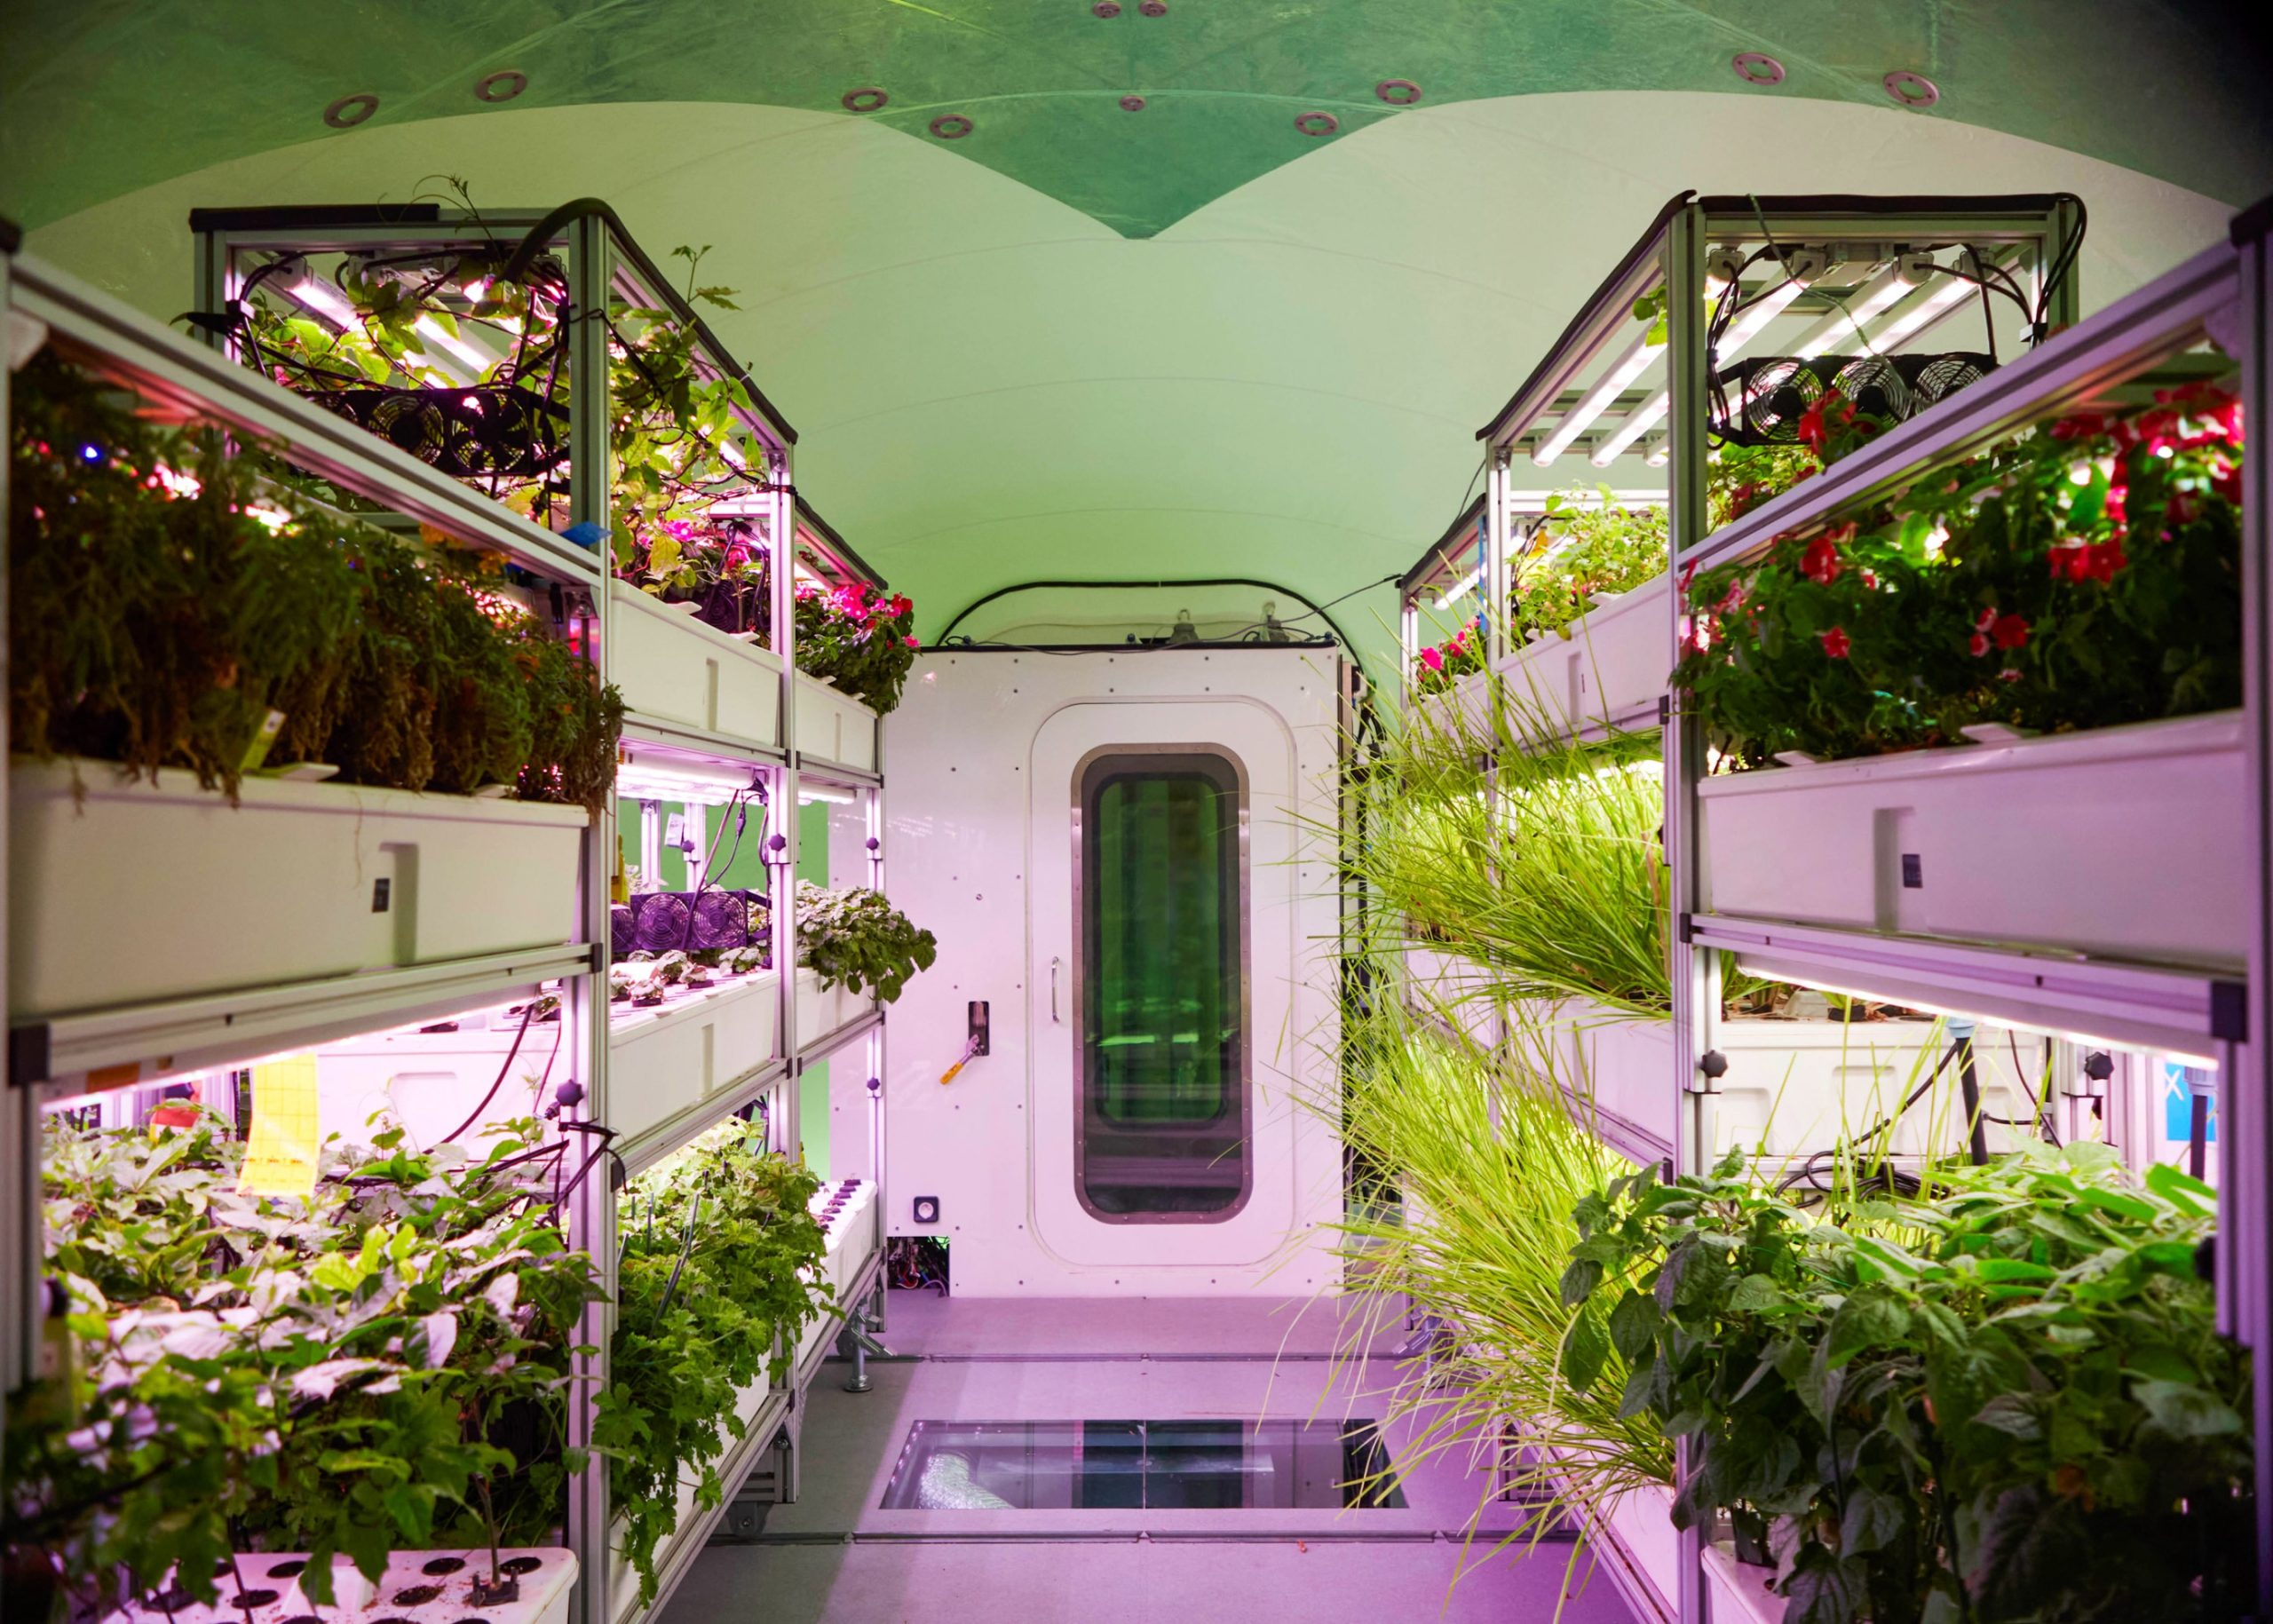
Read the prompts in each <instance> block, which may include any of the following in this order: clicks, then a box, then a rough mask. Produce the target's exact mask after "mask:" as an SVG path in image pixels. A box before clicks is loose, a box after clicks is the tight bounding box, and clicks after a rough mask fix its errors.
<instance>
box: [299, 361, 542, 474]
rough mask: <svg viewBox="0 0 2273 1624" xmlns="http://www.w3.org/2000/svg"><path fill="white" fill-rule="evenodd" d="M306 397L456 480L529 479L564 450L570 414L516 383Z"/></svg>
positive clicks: (374, 387)
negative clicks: (491, 477)
mask: <svg viewBox="0 0 2273 1624" xmlns="http://www.w3.org/2000/svg"><path fill="white" fill-rule="evenodd" d="M308 398H309V399H310V400H313V401H314V402H315V403H316V404H317V405H319V406H321V407H323V408H325V409H326V410H329V411H333V412H337V413H338V414H339V415H340V416H343V417H345V418H347V419H349V420H350V421H352V422H353V423H355V424H358V425H359V426H360V427H362V428H365V429H368V430H369V431H370V432H372V433H374V434H376V435H377V436H379V437H380V438H381V439H382V440H386V441H387V442H388V443H390V444H391V445H393V446H395V447H398V448H400V449H401V450H404V451H408V453H409V454H410V455H411V456H415V457H416V458H417V459H418V460H419V461H420V462H422V463H427V464H429V465H430V466H432V467H433V468H435V469H438V470H439V471H441V472H443V473H446V474H448V475H449V476H450V477H451V478H453V479H477V478H486V477H490V476H496V475H503V476H505V477H508V478H533V477H535V475H538V474H542V473H547V472H550V471H551V470H552V469H554V468H556V467H558V465H559V463H560V462H561V460H562V459H563V458H564V457H566V456H567V455H568V445H567V440H566V429H567V414H566V412H564V411H562V410H561V409H560V408H558V407H557V406H555V405H554V404H553V403H552V402H551V401H550V400H546V399H544V397H543V396H542V395H539V394H536V393H535V392H532V391H529V390H527V389H523V388H520V387H519V385H517V384H469V385H467V386H465V387H463V388H456V389H390V388H386V387H384V386H382V385H378V384H371V385H368V386H356V387H352V388H347V389H319V390H312V391H310V392H308Z"/></svg>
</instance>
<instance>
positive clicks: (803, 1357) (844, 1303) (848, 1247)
mask: <svg viewBox="0 0 2273 1624" xmlns="http://www.w3.org/2000/svg"><path fill="white" fill-rule="evenodd" d="M840 1192H841V1193H843V1195H844V1200H843V1203H842V1204H841V1205H840V1206H839V1207H838V1208H837V1209H836V1215H835V1216H824V1215H825V1214H826V1211H827V1208H828V1203H829V1200H830V1199H831V1198H832V1197H834V1196H836V1195H837V1194H839V1193H840ZM812 1209H813V1216H814V1217H816V1218H820V1219H821V1221H822V1223H823V1224H824V1233H825V1235H826V1236H827V1239H828V1253H827V1255H826V1256H823V1258H822V1259H821V1264H820V1269H819V1271H817V1272H818V1273H819V1276H820V1279H823V1280H825V1281H827V1282H828V1285H829V1286H830V1287H831V1288H832V1289H834V1290H835V1291H836V1310H835V1311H833V1312H830V1313H825V1314H823V1315H822V1316H821V1317H820V1319H816V1320H814V1321H813V1322H812V1324H811V1325H809V1326H807V1327H805V1329H804V1334H803V1335H801V1336H800V1337H799V1338H798V1340H797V1363H796V1368H797V1369H798V1370H799V1371H800V1372H804V1371H809V1370H811V1369H812V1367H813V1366H814V1365H815V1364H817V1363H818V1358H817V1350H819V1349H820V1348H821V1347H822V1346H823V1345H824V1344H826V1343H830V1342H833V1341H834V1340H835V1339H836V1332H837V1327H838V1326H839V1325H841V1324H842V1323H843V1318H844V1315H845V1312H846V1311H848V1310H850V1309H851V1308H853V1307H854V1306H856V1304H855V1303H853V1301H852V1295H851V1294H852V1289H853V1287H856V1286H858V1285H859V1282H860V1277H861V1275H862V1274H863V1273H864V1272H866V1271H867V1267H868V1264H869V1261H870V1260H871V1259H873V1258H874V1257H875V1255H876V1253H877V1251H878V1250H879V1249H880V1248H882V1247H883V1208H881V1207H880V1206H878V1204H877V1202H876V1186H875V1184H874V1183H872V1182H870V1181H868V1180H865V1179H863V1180H859V1181H857V1182H856V1181H854V1180H851V1179H839V1180H837V1181H836V1183H834V1184H823V1185H822V1186H821V1188H820V1192H819V1193H817V1194H816V1195H815V1196H814V1197H813V1199H812Z"/></svg>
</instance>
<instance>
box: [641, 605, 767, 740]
mask: <svg viewBox="0 0 2273 1624" xmlns="http://www.w3.org/2000/svg"><path fill="white" fill-rule="evenodd" d="M607 590H608V605H609V607H610V609H611V611H612V618H611V621H610V628H609V636H610V637H611V638H613V639H614V646H613V647H611V648H610V649H609V651H608V657H607V669H608V678H609V680H610V681H612V682H614V684H615V685H616V686H617V687H618V688H620V689H621V690H622V693H623V703H624V707H625V709H627V710H629V711H630V713H631V715H632V716H633V717H646V718H650V719H653V720H655V721H659V722H664V723H677V724H678V725H681V726H685V727H694V728H700V729H701V730H702V731H703V732H705V733H718V734H723V735H725V737H727V738H730V739H734V740H738V741H742V742H744V743H747V744H749V745H753V746H756V747H757V748H760V749H773V748H774V747H776V746H777V745H779V744H780V741H781V661H780V659H779V658H778V657H777V656H775V655H774V654H773V653H772V651H771V650H768V649H763V648H760V647H758V646H757V645H756V644H755V643H752V642H750V641H749V640H748V639H747V638H738V637H734V636H733V635H731V634H730V633H727V632H724V631H720V630H718V629H717V627H715V626H708V625H705V624H703V622H701V621H698V620H696V619H695V618H694V613H693V610H694V606H693V605H692V604H682V605H676V606H674V605H670V604H666V603H664V602H663V601H662V600H661V598H656V597H655V596H654V595H653V593H649V592H643V591H641V590H639V589H638V588H637V587H635V586H630V585H627V584H626V583H625V582H621V581H611V582H608V589H607Z"/></svg>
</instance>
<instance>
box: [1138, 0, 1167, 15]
mask: <svg viewBox="0 0 2273 1624" xmlns="http://www.w3.org/2000/svg"><path fill="white" fill-rule="evenodd" d="M1137 10H1138V11H1140V12H1144V15H1145V16H1147V17H1165V16H1167V15H1168V0H1139V4H1138V5H1137Z"/></svg>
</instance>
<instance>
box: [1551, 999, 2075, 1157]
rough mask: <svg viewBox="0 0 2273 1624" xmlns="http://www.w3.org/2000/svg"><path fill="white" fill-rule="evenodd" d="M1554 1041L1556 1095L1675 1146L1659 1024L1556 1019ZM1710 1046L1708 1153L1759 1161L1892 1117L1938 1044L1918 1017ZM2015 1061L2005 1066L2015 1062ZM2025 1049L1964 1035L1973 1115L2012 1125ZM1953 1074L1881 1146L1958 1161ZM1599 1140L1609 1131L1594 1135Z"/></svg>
mask: <svg viewBox="0 0 2273 1624" xmlns="http://www.w3.org/2000/svg"><path fill="white" fill-rule="evenodd" d="M1564 1021H1565V1022H1567V1025H1566V1026H1564V1028H1563V1031H1562V1032H1561V1033H1559V1034H1556V1037H1557V1041H1558V1042H1563V1043H1567V1045H1568V1048H1567V1050H1563V1051H1562V1053H1561V1054H1560V1055H1558V1059H1562V1058H1564V1057H1567V1062H1568V1063H1567V1065H1566V1066H1564V1075H1563V1076H1562V1077H1561V1078H1559V1079H1558V1081H1561V1082H1562V1083H1563V1085H1564V1087H1565V1088H1566V1089H1570V1090H1572V1092H1573V1093H1574V1094H1577V1095H1579V1096H1580V1097H1582V1100H1583V1101H1584V1102H1585V1103H1583V1104H1582V1105H1580V1109H1581V1110H1585V1109H1588V1108H1589V1107H1591V1109H1592V1110H1593V1111H1595V1112H1596V1113H1598V1114H1599V1115H1600V1116H1601V1117H1602V1118H1603V1119H1604V1123H1603V1126H1604V1128H1605V1129H1608V1127H1609V1126H1610V1124H1611V1122H1612V1121H1615V1122H1618V1123H1623V1124H1630V1125H1631V1126H1633V1127H1634V1128H1636V1129H1640V1130H1641V1132H1642V1134H1643V1135H1644V1136H1646V1137H1649V1138H1651V1139H1654V1140H1655V1141H1657V1142H1658V1143H1659V1144H1663V1145H1673V1144H1675V1143H1676V1142H1677V1138H1678V1136H1677V1133H1676V1128H1677V1124H1678V1120H1679V1119H1678V1112H1677V1091H1678V1089H1679V1087H1680V1079H1679V1077H1678V1076H1677V1075H1676V1070H1675V1061H1674V1048H1673V1026H1672V1025H1671V1023H1670V1022H1667V1021H1640V1020H1634V1019H1630V1018H1623V1017H1612V1016H1610V1015H1608V1014H1606V1013H1604V1012H1601V1011H1593V1010H1583V1009H1566V1011H1565V1013H1564ZM1718 1030H1719V1035H1718V1037H1717V1038H1716V1040H1715V1043H1716V1046H1717V1047H1718V1048H1719V1050H1720V1051H1721V1053H1722V1054H1723V1055H1724V1056H1726V1057H1727V1058H1728V1062H1729V1069H1728V1072H1727V1073H1726V1074H1725V1075H1723V1077H1722V1078H1721V1080H1720V1089H1719V1092H1718V1094H1717V1095H1716V1096H1715V1102H1714V1107H1713V1113H1712V1115H1713V1123H1714V1131H1713V1145H1712V1152H1713V1154H1714V1155H1715V1157H1718V1156H1720V1155H1722V1154H1723V1153H1726V1152H1728V1151H1730V1150H1742V1151H1744V1152H1746V1153H1748V1154H1753V1155H1757V1156H1762V1157H1764V1158H1767V1159H1769V1160H1770V1161H1775V1160H1780V1159H1783V1158H1786V1157H1793V1156H1800V1155H1805V1154H1808V1153H1812V1152H1815V1151H1818V1150H1823V1149H1826V1148H1827V1147H1829V1146H1830V1145H1834V1144H1836V1143H1838V1142H1840V1141H1841V1140H1842V1139H1852V1138H1853V1137H1856V1136H1857V1135H1859V1134H1861V1133H1863V1132H1864V1131H1865V1129H1870V1128H1872V1127H1873V1126H1875V1125H1876V1124H1877V1123H1878V1122H1879V1121H1881V1120H1882V1119H1883V1118H1886V1117H1889V1116H1892V1115H1894V1114H1895V1113H1896V1112H1897V1110H1899V1109H1900V1107H1901V1105H1902V1102H1903V1101H1904V1100H1905V1099H1906V1098H1908V1097H1909V1096H1910V1094H1911V1093H1912V1091H1913V1090H1914V1089H1917V1088H1918V1087H1919V1085H1920V1084H1921V1083H1923V1082H1925V1081H1926V1080H1927V1077H1928V1073H1931V1072H1932V1071H1933V1069H1934V1066H1935V1063H1936V1061H1937V1060H1939V1059H1940V1058H1941V1057H1942V1054H1943V1052H1944V1050H1945V1049H1946V1048H1947V1046H1948V1043H1949V1041H1950V1040H1949V1034H1948V1033H1947V1031H1946V1029H1944V1028H1943V1027H1941V1026H1937V1025H1936V1023H1934V1022H1931V1021H1867V1022H1856V1023H1853V1024H1851V1025H1849V1024H1847V1023H1844V1022H1839V1021H1832V1020H1826V1019H1822V1018H1815V1019H1802V1020H1771V1019H1766V1018H1759V1017H1739V1018H1734V1019H1730V1020H1725V1021H1723V1022H1722V1023H1721V1025H1720V1026H1719V1029H1718ZM2016 1056H2017V1064H2016ZM2042 1060H2043V1050H2042V1047H2041V1043H2040V1042H2039V1040H2037V1039H2035V1038H2032V1037H2031V1036H2028V1035H2027V1034H2014V1033H2008V1032H2007V1031H2006V1030H2005V1029H2004V1028H2001V1027H1992V1026H1982V1027H1981V1028H1980V1029H1979V1030H1978V1031H1977V1032H1976V1034H1975V1035H1974V1065H1975V1071H1976V1076H1977V1078H1978V1080H1979V1082H1980V1086H1981V1100H1982V1108H1983V1110H1984V1113H1986V1114H1988V1115H1990V1116H1992V1117H2006V1118H2009V1119H2011V1120H2013V1121H2027V1120H2028V1116H2029V1113H2030V1110H2031V1101H2032V1100H2033V1099H2034V1097H2035V1094H2034V1089H2035V1087H2036V1080H2037V1078H2038V1077H2039V1074H2040V1073H2041V1068H2042ZM1961 1098H1962V1096H1961V1093H1960V1087H1959V1080H1958V1074H1957V1067H1956V1066H1955V1064H1954V1063H1952V1065H1950V1066H1948V1067H1946V1068H1945V1069H1944V1071H1943V1073H1942V1074H1941V1078H1940V1081H1938V1082H1937V1083H1936V1085H1935V1086H1934V1087H1933V1088H1932V1089H1929V1090H1928V1092H1927V1093H1926V1095H1925V1096H1924V1097H1922V1098H1921V1099H1920V1100H1919V1101H1918V1102H1917V1103H1916V1104H1915V1105H1912V1106H1911V1107H1910V1108H1909V1109H1908V1110H1907V1111H1903V1112H1902V1113H1901V1115H1900V1117H1899V1119H1898V1120H1897V1122H1896V1124H1895V1127H1894V1129H1893V1132H1892V1134H1891V1136H1890V1137H1889V1139H1888V1141H1887V1145H1886V1148H1887V1150H1888V1152H1889V1153H1890V1154H1893V1155H1897V1156H1903V1157H1910V1156H1919V1155H1923V1154H1926V1153H1928V1152H1929V1151H1931V1152H1934V1153H1939V1154H1952V1153H1959V1152H1961V1151H1962V1150H1963V1149H1964V1148H1965V1146H1966V1143H1967V1137H1968V1129H1967V1125H1966V1122H1965V1120H1964V1111H1963V1108H1962V1105H1961V1104H1960V1101H1961ZM1987 1127H1988V1137H1989V1145H1990V1148H1991V1149H1992V1150H2000V1149H2005V1148H2008V1147H2009V1145H2011V1144H2012V1143H2013V1139H2012V1133H2013V1130H2012V1129H2008V1128H2007V1127H2005V1126H2004V1125H2003V1124H2001V1123H1998V1122H1993V1121H1992V1122H1991V1123H1989V1124H1988V1125H1987ZM1604 1137H1616V1136H1615V1135H1612V1134H1610V1133H1608V1132H1607V1131H1605V1135H1604Z"/></svg>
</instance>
